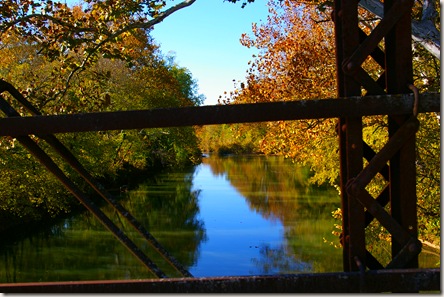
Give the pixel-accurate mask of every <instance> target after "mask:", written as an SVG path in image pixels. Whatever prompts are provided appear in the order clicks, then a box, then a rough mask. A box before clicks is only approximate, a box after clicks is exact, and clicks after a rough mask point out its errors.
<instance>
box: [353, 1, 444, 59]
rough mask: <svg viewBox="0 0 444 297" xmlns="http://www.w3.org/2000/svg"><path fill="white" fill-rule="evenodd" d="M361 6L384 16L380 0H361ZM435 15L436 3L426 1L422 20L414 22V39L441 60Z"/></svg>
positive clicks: (439, 39)
mask: <svg viewBox="0 0 444 297" xmlns="http://www.w3.org/2000/svg"><path fill="white" fill-rule="evenodd" d="M359 5H360V6H361V7H363V8H364V9H366V10H368V11H370V12H371V13H373V14H375V15H377V16H379V17H381V18H382V17H383V16H384V6H383V3H382V2H381V1H379V0H361V1H359ZM434 15H436V9H435V1H434V0H425V1H424V4H423V16H422V20H421V21H412V39H413V40H414V41H415V42H417V43H419V44H421V45H422V46H423V47H424V48H425V49H426V50H427V51H428V52H430V53H431V54H432V55H433V56H434V57H436V58H437V59H440V58H441V38H440V32H439V30H438V29H436V27H435V25H434V23H433V16H434Z"/></svg>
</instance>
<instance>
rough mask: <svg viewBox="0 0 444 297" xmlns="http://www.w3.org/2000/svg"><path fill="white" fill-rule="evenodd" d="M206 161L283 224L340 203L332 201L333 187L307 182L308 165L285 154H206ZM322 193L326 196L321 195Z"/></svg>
mask: <svg viewBox="0 0 444 297" xmlns="http://www.w3.org/2000/svg"><path fill="white" fill-rule="evenodd" d="M204 163H206V164H208V165H210V168H211V171H212V172H213V174H216V175H222V174H226V176H227V179H228V180H229V181H230V183H231V184H232V185H233V186H234V187H235V188H236V189H237V190H238V191H239V192H240V193H241V194H242V196H244V197H245V199H246V201H247V203H248V205H249V207H250V208H251V209H252V210H254V211H256V212H258V213H260V214H261V215H262V216H263V217H264V218H267V219H272V220H273V219H274V220H275V219H278V220H279V221H281V222H282V224H284V225H287V222H293V221H295V220H297V219H300V218H302V217H304V218H307V217H308V218H313V217H314V216H319V213H322V214H324V213H325V212H324V211H325V210H326V209H328V210H327V211H328V212H331V211H333V210H334V209H335V206H334V205H336V206H337V204H338V203H339V199H338V201H337V202H335V201H333V202H332V201H331V200H332V199H331V196H332V194H336V193H335V192H333V191H329V190H331V189H322V188H319V187H317V186H310V185H308V183H307V180H308V178H309V175H310V172H309V169H308V168H305V167H301V166H298V165H296V164H293V163H292V162H291V160H288V159H284V158H283V157H277V156H271V157H267V156H230V157H213V156H212V157H210V158H204ZM322 196H324V197H325V199H320V197H322ZM313 197H315V198H316V199H313ZM301 203H302V204H303V207H301ZM333 204H334V205H333ZM320 208H321V210H320Z"/></svg>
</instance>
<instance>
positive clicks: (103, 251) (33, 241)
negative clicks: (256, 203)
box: [0, 168, 206, 282]
mask: <svg viewBox="0 0 444 297" xmlns="http://www.w3.org/2000/svg"><path fill="white" fill-rule="evenodd" d="M193 172H194V169H193V168H189V170H187V171H183V172H179V173H174V174H173V173H166V174H161V175H159V176H158V177H157V178H156V180H155V181H154V182H153V181H147V182H146V183H144V184H141V185H140V186H139V187H138V188H137V189H136V190H134V191H130V192H128V193H126V197H125V198H124V199H122V200H121V201H120V202H121V203H122V205H123V206H124V207H125V208H126V209H127V210H128V211H129V212H130V213H131V214H132V215H133V216H134V217H135V218H136V219H137V220H138V221H139V222H140V223H141V224H142V225H143V226H144V227H145V228H146V229H147V230H148V231H149V232H151V233H152V234H153V236H154V237H155V238H156V239H157V240H158V241H159V242H160V243H161V244H162V245H163V246H164V248H165V249H166V250H167V251H168V252H169V253H170V254H171V255H173V256H174V257H175V258H176V259H177V260H178V261H179V262H180V263H181V264H182V265H184V266H185V267H190V266H192V265H194V264H195V263H196V261H197V259H198V248H199V246H200V244H201V242H202V241H205V240H206V238H205V229H204V224H203V222H202V221H200V220H198V219H197V214H198V213H199V205H198V199H199V191H192V190H191V187H192V176H193ZM102 210H103V211H104V212H105V213H106V214H107V215H108V217H110V218H111V219H112V220H113V221H114V222H115V223H116V224H117V225H118V226H119V227H120V228H121V229H122V230H123V231H124V232H125V233H126V234H127V235H128V236H129V237H130V238H131V239H132V240H134V241H135V243H136V244H137V245H138V246H139V247H140V248H141V249H142V250H143V251H144V252H146V253H147V255H148V257H149V258H151V259H152V260H153V261H154V262H155V263H156V264H157V265H159V267H160V268H161V269H162V270H164V271H165V272H166V273H167V274H168V275H171V276H178V275H176V274H175V272H174V271H173V270H172V269H171V267H170V266H169V265H167V264H166V263H164V262H162V261H163V260H160V256H159V255H158V254H156V253H155V252H154V251H153V250H152V248H150V247H149V246H148V244H147V243H146V242H145V241H144V240H143V239H142V238H141V236H140V235H138V234H137V233H136V231H134V229H133V228H132V227H131V226H130V225H129V223H127V221H126V220H124V219H123V218H120V217H119V215H118V214H117V213H116V212H115V211H114V210H113V209H111V208H109V207H104V208H103V209H102ZM0 255H1V258H0V282H26V281H67V280H88V279H128V278H147V277H152V275H151V274H150V273H148V272H147V270H146V268H145V267H143V265H142V264H141V263H139V261H138V260H137V259H136V258H135V257H134V256H133V255H131V254H130V253H129V252H128V251H127V250H126V248H125V247H123V246H122V244H121V243H120V242H119V241H118V240H117V239H115V238H114V237H113V236H112V234H111V233H110V232H109V231H107V230H105V229H104V228H103V226H102V225H101V224H100V223H99V222H98V221H97V220H96V219H95V218H94V217H93V216H92V215H91V214H90V213H88V212H84V213H81V214H78V215H76V216H73V217H71V218H69V219H66V220H64V221H62V222H60V223H59V224H56V225H53V226H50V227H48V228H45V229H44V230H43V231H40V232H35V233H33V234H29V235H28V236H27V237H26V238H20V239H19V240H16V241H11V242H9V243H8V244H4V243H3V244H2V245H0Z"/></svg>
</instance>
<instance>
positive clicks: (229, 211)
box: [190, 164, 289, 276]
mask: <svg viewBox="0 0 444 297" xmlns="http://www.w3.org/2000/svg"><path fill="white" fill-rule="evenodd" d="M193 184H194V185H193V187H194V189H200V190H201V193H200V195H199V204H200V218H199V219H200V220H203V221H204V224H205V229H206V236H207V239H208V240H207V241H206V242H204V243H202V244H201V246H200V247H199V250H200V258H199V260H198V263H197V266H194V267H191V268H190V272H191V273H192V274H193V275H195V276H223V275H251V274H264V273H267V274H274V273H276V270H275V269H271V270H270V271H268V272H267V271H265V270H267V269H264V267H263V264H264V263H267V262H269V261H272V260H273V259H272V258H274V255H272V254H273V253H271V252H265V253H264V251H271V250H279V251H281V255H280V256H281V257H282V259H283V260H284V259H285V260H286V261H288V260H289V258H288V256H285V257H283V256H284V255H283V254H282V252H283V251H284V249H283V248H282V246H283V244H282V241H285V239H284V227H283V226H282V224H281V223H280V222H279V221H277V220H274V221H268V220H266V219H264V218H263V217H262V216H261V215H260V214H258V213H256V212H252V211H251V209H249V207H248V205H247V203H246V201H245V199H244V197H243V196H242V195H241V194H240V193H239V192H238V191H237V190H236V189H235V188H234V187H233V186H231V184H230V182H229V180H228V179H227V178H226V175H218V176H214V175H213V173H212V172H211V169H210V166H209V165H207V164H202V165H200V166H199V168H198V170H197V171H196V175H195V178H194V181H193ZM264 247H266V248H264ZM264 257H265V258H264ZM267 257H272V258H270V259H267ZM267 265H268V264H267ZM267 267H268V266H267ZM215 268H217V269H215Z"/></svg>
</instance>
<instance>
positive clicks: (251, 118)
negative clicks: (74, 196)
mask: <svg viewBox="0 0 444 297" xmlns="http://www.w3.org/2000/svg"><path fill="white" fill-rule="evenodd" d="M413 101H414V99H413V95H411V94H406V95H391V96H372V97H352V98H344V99H341V100H337V99H320V100H306V101H305V100H303V101H289V102H273V103H254V104H235V105H216V106H200V107H183V108H164V109H152V110H133V111H117V112H101V113H87V114H70V115H50V116H30V117H15V118H0V136H18V135H29V134H55V133H67V132H86V131H105V130H121V129H143V128H162V127H180V126H193V125H214V124H230V123H247V122H265V121H277V120H300V119H314V118H337V117H344V116H347V115H351V116H368V115H381V114H394V115H396V114H397V115H400V114H408V113H409V112H411V110H412V108H413ZM439 111H440V96H439V94H423V95H421V101H420V104H419V112H439Z"/></svg>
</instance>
